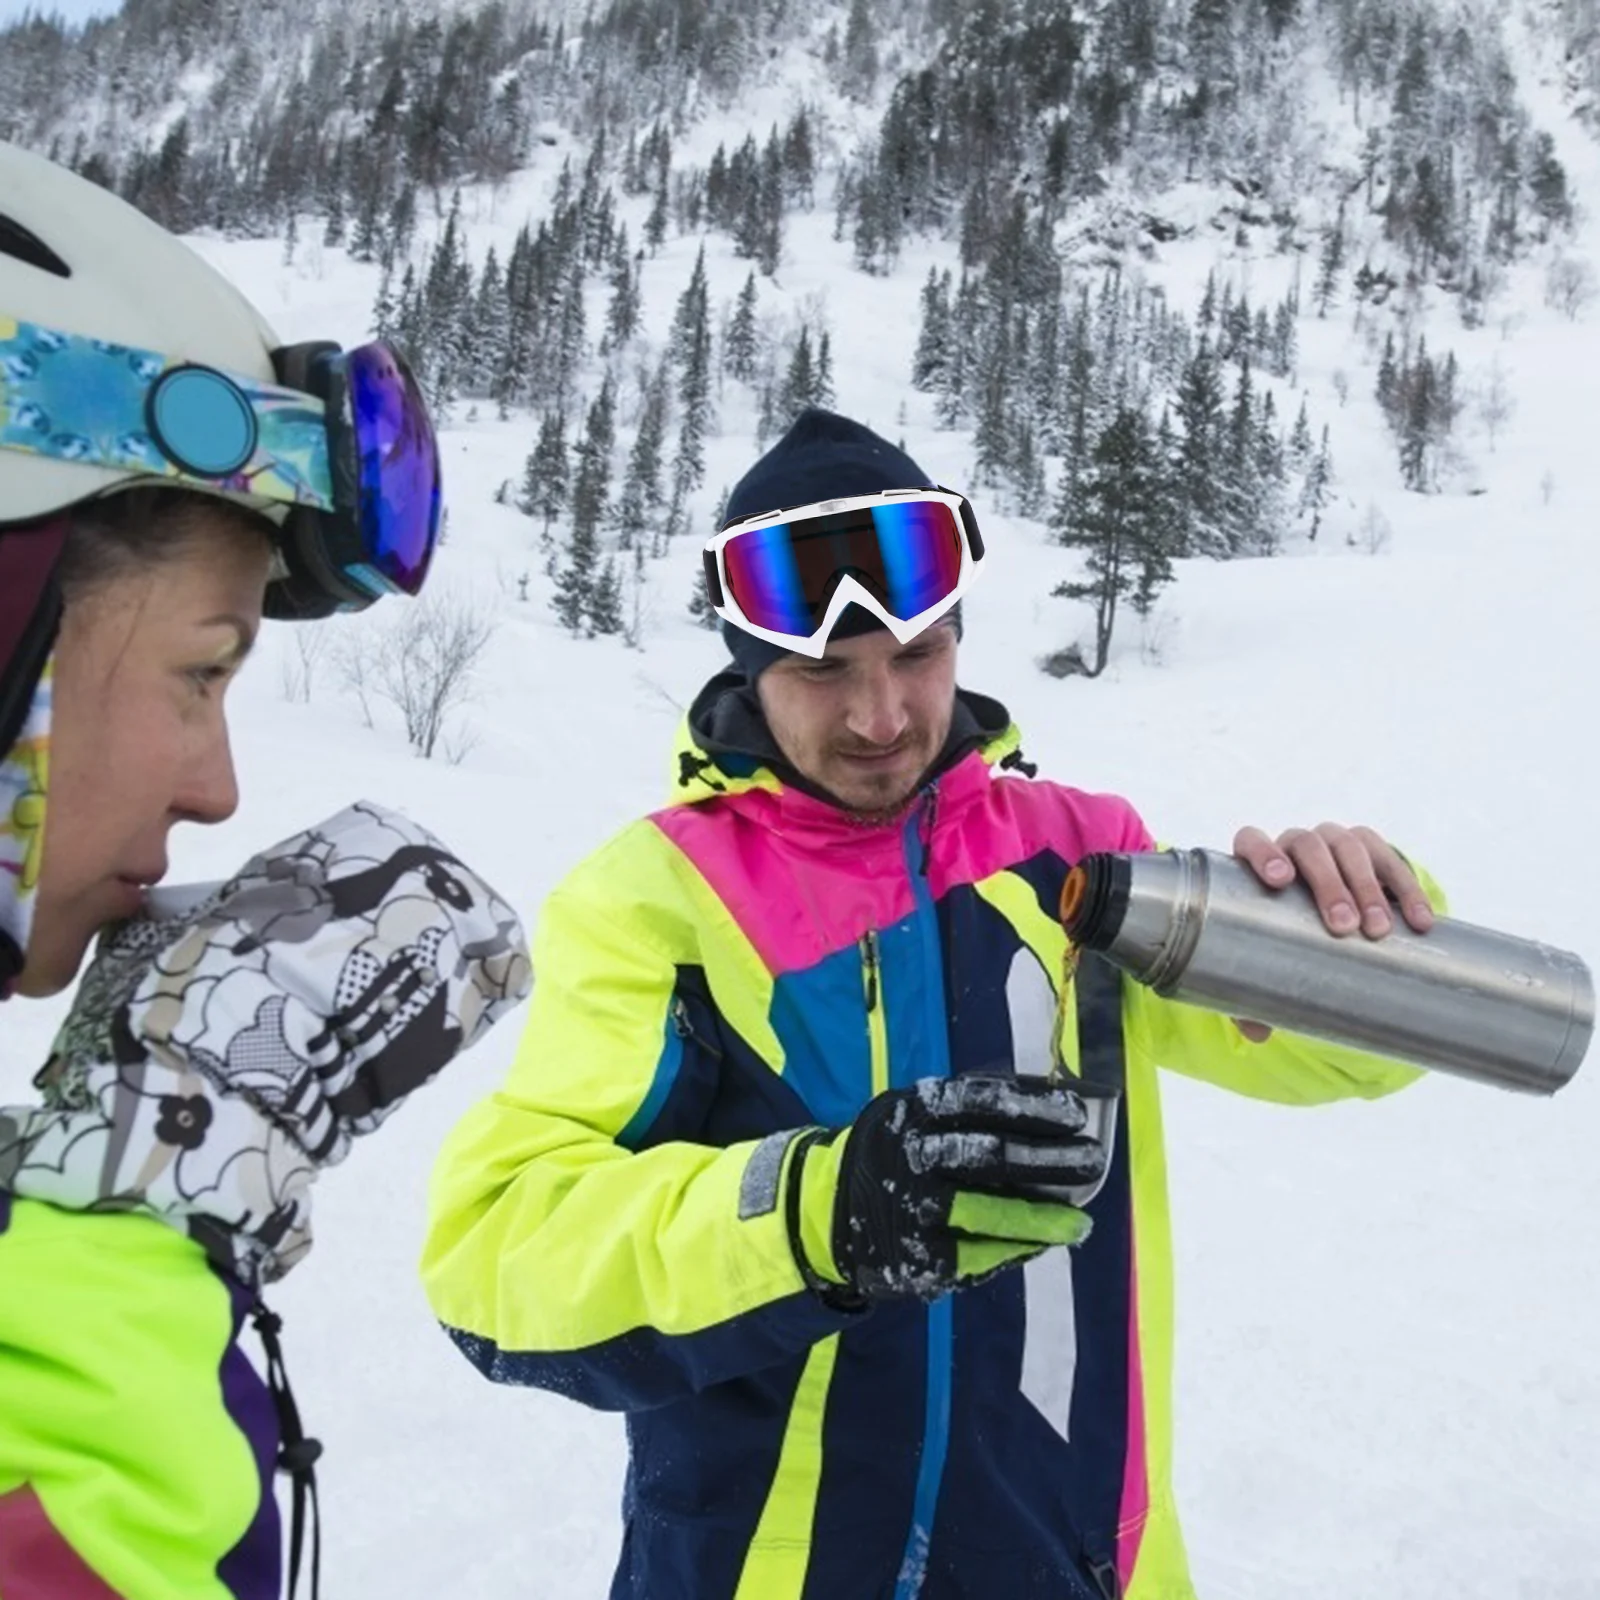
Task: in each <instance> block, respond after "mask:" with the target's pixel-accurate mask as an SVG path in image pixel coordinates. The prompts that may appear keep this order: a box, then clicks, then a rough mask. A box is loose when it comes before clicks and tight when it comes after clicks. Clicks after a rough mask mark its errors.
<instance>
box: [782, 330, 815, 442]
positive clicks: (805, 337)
mask: <svg viewBox="0 0 1600 1600" xmlns="http://www.w3.org/2000/svg"><path fill="white" fill-rule="evenodd" d="M816 396H817V375H816V370H815V368H814V366H813V364H812V359H811V330H810V329H809V328H807V327H805V326H803V325H802V327H801V329H800V337H799V338H798V339H796V340H795V343H794V350H793V351H792V352H791V354H790V356H789V370H788V372H787V373H786V374H785V375H784V380H783V392H782V396H781V398H780V400H779V405H780V406H781V408H782V411H783V415H784V417H785V419H786V420H790V421H792V420H793V419H794V418H795V417H797V416H799V414H800V413H801V412H802V411H804V410H805V409H806V407H807V406H811V405H815V404H816Z"/></svg>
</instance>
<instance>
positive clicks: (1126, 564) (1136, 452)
mask: <svg viewBox="0 0 1600 1600" xmlns="http://www.w3.org/2000/svg"><path fill="white" fill-rule="evenodd" d="M1162 477H1163V474H1162V470H1161V462H1160V459H1159V457H1158V455H1157V451H1156V446H1155V441H1154V440H1153V439H1152V437H1151V433H1150V424H1149V420H1148V419H1147V418H1146V417H1145V416H1144V414H1143V413H1142V412H1139V411H1135V410H1131V409H1128V408H1124V409H1122V410H1120V411H1118V413H1117V415H1116V417H1115V418H1114V419H1113V421H1112V422H1111V424H1110V426H1109V427H1108V428H1106V429H1105V431H1104V432H1103V433H1102V434H1101V435H1100V437H1099V439H1098V440H1097V441H1096V443H1095V448H1094V453H1093V457H1092V462H1091V467H1090V470H1089V472H1088V474H1087V476H1086V477H1085V480H1084V483H1083V490H1082V506H1081V510H1080V513H1079V516H1078V520H1077V524H1076V526H1075V528H1074V530H1073V533H1074V538H1073V542H1074V543H1075V544H1077V545H1079V546H1080V547H1082V548H1084V549H1086V550H1087V552H1088V557H1087V561H1086V563H1085V566H1086V571H1085V575H1084V577H1083V579H1082V580H1080V581H1078V582H1067V583H1062V584H1058V585H1057V586H1056V588H1055V589H1054V591H1053V593H1055V594H1057V595H1059V596H1062V597H1063V598H1065V599H1069V600H1088V601H1090V602H1091V603H1092V604H1093V606H1094V612H1095V640H1094V654H1093V659H1092V660H1091V661H1081V658H1080V664H1081V667H1082V670H1083V672H1084V673H1085V675H1086V676H1088V677H1091V678H1095V677H1098V676H1099V675H1100V674H1101V673H1102V672H1104V671H1105V667H1106V662H1107V660H1108V658H1109V656H1110V652H1111V642H1112V638H1113V636H1114V634H1115V630H1116V621H1117V608H1118V606H1119V605H1120V604H1121V602H1123V601H1124V600H1127V601H1129V602H1131V603H1134V604H1136V605H1137V606H1138V607H1139V608H1140V609H1142V610H1146V611H1147V610H1149V608H1150V607H1151V606H1152V605H1153V604H1154V603H1155V600H1156V597H1157V595H1159V593H1160V591H1161V590H1162V588H1164V587H1165V586H1166V584H1168V583H1169V582H1171V580H1172V575H1173V574H1172V559H1171V551H1170V549H1168V548H1167V547H1166V544H1165V542H1164V540H1163V538H1162V530H1163V528H1164V527H1165V526H1166V525H1167V514H1166V512H1165V510H1164V507H1163V504H1162V501H1163V498H1164V495H1165V489H1164V486H1163V482H1162Z"/></svg>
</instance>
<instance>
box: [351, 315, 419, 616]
mask: <svg viewBox="0 0 1600 1600" xmlns="http://www.w3.org/2000/svg"><path fill="white" fill-rule="evenodd" d="M342 360H343V362H344V368H345V381H346V385H347V388H348V392H349V397H350V422H351V426H352V428H353V429H354V433H355V440H354V443H355V455H356V479H357V495H358V498H357V504H356V508H355V510H356V522H357V525H358V527H359V529H360V533H361V540H362V545H363V547H364V554H365V557H366V561H367V563H368V564H369V565H370V566H371V567H372V568H373V569H374V570H375V571H376V572H377V574H378V575H379V576H380V577H381V578H383V579H384V580H385V581H386V583H388V584H390V585H392V586H393V587H394V588H396V589H400V590H402V591H403V592H404V593H406V594H416V593H417V592H418V591H419V590H420V589H421V588H422V585H423V581H424V580H425V579H426V577H427V575H428V565H429V563H430V562H431V561H432V560H433V552H434V550H435V548H436V547H437V545H438V542H439V513H440V484H439V446H438V442H437V440H436V439H435V438H434V433H433V423H432V421H431V420H430V419H429V416H428V407H427V402H426V401H425V400H424V399H423V397H422V391H421V390H420V389H419V388H418V387H417V381H416V379H415V378H414V377H413V376H412V374H411V369H410V367H408V366H407V365H406V363H405V359H404V358H403V357H402V356H401V355H400V353H399V352H398V351H397V350H396V349H395V348H394V347H393V346H392V345H390V344H388V343H386V342H384V341H379V342H378V343H376V344H367V345H362V346H361V347H360V348H359V349H357V350H351V351H349V352H348V353H347V354H346V355H345V356H344V357H343V358H342Z"/></svg>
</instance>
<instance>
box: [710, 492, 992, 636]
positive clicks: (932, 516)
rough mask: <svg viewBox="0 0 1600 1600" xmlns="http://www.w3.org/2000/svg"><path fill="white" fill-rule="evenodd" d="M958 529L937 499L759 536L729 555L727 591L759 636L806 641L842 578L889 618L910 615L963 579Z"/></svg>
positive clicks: (781, 527) (744, 538) (728, 549)
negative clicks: (861, 590) (862, 591)
mask: <svg viewBox="0 0 1600 1600" xmlns="http://www.w3.org/2000/svg"><path fill="white" fill-rule="evenodd" d="M961 550H962V538H961V528H960V525H959V523H958V521H957V518H956V514H955V512H954V511H952V510H951V508H950V507H949V506H947V505H945V504H943V503H942V502H940V501H936V500H908V501H896V502H891V503H889V504H886V505H880V506H871V507H864V508H862V509H860V510H857V511H849V512H840V513H836V514H834V515H830V516H823V517H807V518H804V519H802V520H799V521H796V522H780V523H777V524H775V525H774V526H772V527H767V528H756V529H753V530H752V531H751V532H749V533H744V534H739V535H738V536H737V537H735V538H732V539H729V541H728V542H727V544H726V545H725V546H724V547H723V552H722V557H723V567H724V570H725V571H726V573H727V575H728V588H729V590H730V591H731V592H732V594H733V598H734V599H735V600H736V601H737V602H738V604H739V608H740V610H741V611H743V612H744V614H745V616H746V617H747V618H749V620H750V621H751V622H753V623H754V624H755V625H756V626H757V627H758V628H766V629H769V630H770V631H771V632H773V633H787V634H792V635H793V636H795V637H796V638H802V639H804V638H810V637H811V635H812V634H814V633H815V632H816V631H817V629H818V627H819V626H820V625H821V623H822V619H823V617H824V616H825V615H826V614H827V610H828V602H829V601H830V600H831V599H832V598H833V593H834V590H835V589H837V588H838V587H839V582H840V580H841V579H842V578H843V577H845V576H846V574H848V575H849V576H851V577H854V578H856V579H858V580H859V581H860V582H861V583H862V584H863V585H864V586H865V588H866V589H867V590H868V592H869V593H870V594H872V595H873V596H875V597H876V598H877V599H878V600H880V601H881V602H882V603H883V605H884V607H885V609H887V610H888V612H889V613H890V615H891V616H895V617H898V618H900V620H901V621H902V622H909V621H910V620H911V618H912V617H916V616H920V615H921V614H922V613H923V612H924V611H927V610H929V609H930V608H931V607H933V606H935V605H937V604H938V603H939V602H940V601H941V600H943V599H945V598H946V597H948V596H949V595H951V594H953V593H954V592H955V589H956V585H957V584H958V583H959V582H960V581H961Z"/></svg>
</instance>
